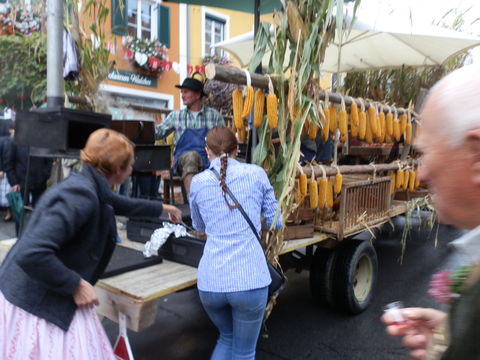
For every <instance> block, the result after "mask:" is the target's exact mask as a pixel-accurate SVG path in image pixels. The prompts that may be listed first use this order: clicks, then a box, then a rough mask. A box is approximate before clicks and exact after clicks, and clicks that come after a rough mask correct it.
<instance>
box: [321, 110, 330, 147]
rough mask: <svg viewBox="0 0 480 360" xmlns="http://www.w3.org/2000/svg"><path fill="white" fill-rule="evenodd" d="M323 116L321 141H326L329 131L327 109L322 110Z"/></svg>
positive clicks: (328, 113) (328, 112)
mask: <svg viewBox="0 0 480 360" xmlns="http://www.w3.org/2000/svg"><path fill="white" fill-rule="evenodd" d="M323 115H324V116H325V122H324V123H323V128H322V136H323V141H327V140H328V132H329V130H330V111H329V110H328V109H323Z"/></svg>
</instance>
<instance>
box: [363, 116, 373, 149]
mask: <svg viewBox="0 0 480 360" xmlns="http://www.w3.org/2000/svg"><path fill="white" fill-rule="evenodd" d="M365 141H366V142H367V144H372V143H373V132H372V121H370V120H368V121H367V130H366V131H365Z"/></svg>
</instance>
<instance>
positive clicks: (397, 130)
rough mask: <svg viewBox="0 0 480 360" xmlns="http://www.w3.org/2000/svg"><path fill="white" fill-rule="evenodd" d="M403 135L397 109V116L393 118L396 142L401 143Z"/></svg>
mask: <svg viewBox="0 0 480 360" xmlns="http://www.w3.org/2000/svg"><path fill="white" fill-rule="evenodd" d="M401 137H402V133H401V132H400V120H398V116H397V109H395V115H394V117H393V138H394V139H395V140H396V141H400V138H401Z"/></svg>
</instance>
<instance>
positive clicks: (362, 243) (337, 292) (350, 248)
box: [333, 239, 378, 314]
mask: <svg viewBox="0 0 480 360" xmlns="http://www.w3.org/2000/svg"><path fill="white" fill-rule="evenodd" d="M336 250H337V251H336V252H337V256H336V261H335V270H334V282H333V294H334V297H335V301H336V303H337V305H338V306H339V307H340V308H342V309H344V310H346V311H347V312H350V313H352V314H358V313H360V312H362V311H364V310H365V309H367V307H368V305H369V304H370V302H371V301H372V299H373V296H374V293H375V287H376V284H377V274H378V260H377V253H376V252H375V249H374V247H373V246H372V244H371V243H370V241H366V240H354V239H352V240H344V243H343V244H341V246H338V248H337V249H336Z"/></svg>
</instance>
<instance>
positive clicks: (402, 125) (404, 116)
mask: <svg viewBox="0 0 480 360" xmlns="http://www.w3.org/2000/svg"><path fill="white" fill-rule="evenodd" d="M399 120H400V133H401V134H403V133H404V132H405V130H406V129H407V120H408V116H407V114H402V115H400V117H399Z"/></svg>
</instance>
